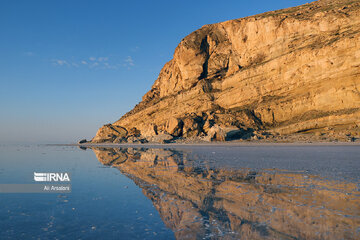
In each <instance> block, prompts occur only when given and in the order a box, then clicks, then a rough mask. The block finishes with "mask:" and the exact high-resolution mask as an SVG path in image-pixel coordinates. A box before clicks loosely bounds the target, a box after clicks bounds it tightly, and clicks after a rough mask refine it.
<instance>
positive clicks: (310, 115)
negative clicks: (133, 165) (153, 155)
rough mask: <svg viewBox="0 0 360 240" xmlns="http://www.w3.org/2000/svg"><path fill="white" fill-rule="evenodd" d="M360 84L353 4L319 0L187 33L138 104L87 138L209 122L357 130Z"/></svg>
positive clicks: (195, 131) (187, 129) (359, 35)
mask: <svg viewBox="0 0 360 240" xmlns="http://www.w3.org/2000/svg"><path fill="white" fill-rule="evenodd" d="M359 84H360V1H353V0H332V1H330V0H319V1H316V2H313V3H310V4H305V5H302V6H298V7H294V8H289V9H283V10H279V11H273V12H267V13H264V14H260V15H256V16H250V17H246V18H242V19H235V20H230V21H226V22H221V23H216V24H210V25H205V26H203V27H202V28H200V29H199V30H196V31H194V32H193V33H191V34H190V35H188V36H186V37H185V38H184V39H183V40H182V41H181V42H180V44H179V45H178V47H177V48H176V49H175V53H174V56H173V59H172V60H170V61H169V62H168V63H166V64H165V66H164V67H163V69H162V70H161V72H160V74H159V77H158V79H157V80H156V81H155V83H154V85H153V86H152V88H151V90H150V91H149V92H148V93H146V94H145V95H144V96H143V99H142V102H140V103H139V104H138V105H136V106H135V108H134V109H133V110H131V111H130V112H128V113H127V114H125V115H124V116H122V117H121V118H120V120H118V121H116V122H115V123H114V124H112V127H106V128H104V127H102V128H101V129H100V130H99V131H98V133H97V135H96V136H95V138H94V139H93V142H99V141H111V139H113V138H114V136H113V135H115V136H117V134H116V133H114V132H116V131H113V130H114V129H115V130H116V128H117V127H122V128H125V129H132V128H136V129H138V130H139V131H140V133H141V135H144V136H145V135H146V134H143V133H147V134H148V133H149V132H152V134H155V135H156V134H157V133H158V132H160V133H161V132H164V133H169V134H171V135H172V136H174V137H185V138H191V137H199V136H200V137H207V135H208V133H209V131H210V130H211V129H213V126H214V125H216V128H222V129H224V128H237V129H238V130H240V131H242V132H243V133H244V134H248V133H249V131H250V132H252V131H259V130H260V131H262V130H266V131H269V132H271V133H273V134H293V133H300V132H314V131H315V132H316V131H317V132H324V131H325V132H328V130H327V129H329V128H332V129H333V131H334V132H335V134H337V133H344V131H352V132H353V135H355V136H359V132H360V128H359V126H360V91H359V89H360V86H359ZM154 126H155V128H156V130H154ZM149 129H150V130H149ZM151 129H152V130H151ZM211 131H212V132H213V130H211ZM219 131H220V130H219V129H218V132H219ZM121 134H122V133H121ZM121 134H120V135H121ZM109 135H111V136H109ZM223 135H224V134H223ZM221 138H222V139H224V138H223V137H221Z"/></svg>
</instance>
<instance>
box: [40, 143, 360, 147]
mask: <svg viewBox="0 0 360 240" xmlns="http://www.w3.org/2000/svg"><path fill="white" fill-rule="evenodd" d="M46 145H51V146H78V147H84V148H91V147H109V148H110V147H124V148H175V147H256V146H275V147H276V146H279V147H280V146H359V147H360V142H210V143H166V144H161V143H142V144H141V143H83V144H78V143H70V144H46Z"/></svg>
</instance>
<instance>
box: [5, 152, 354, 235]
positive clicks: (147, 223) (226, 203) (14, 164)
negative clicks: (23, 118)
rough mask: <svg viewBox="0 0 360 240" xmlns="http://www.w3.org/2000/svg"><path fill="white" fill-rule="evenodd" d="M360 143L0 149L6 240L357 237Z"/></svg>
mask: <svg viewBox="0 0 360 240" xmlns="http://www.w3.org/2000/svg"><path fill="white" fill-rule="evenodd" d="M359 156H360V146H335V145H334V146H310V145H309V146H294V145H278V146H272V145H269V146H177V147H174V146H169V147H166V148H161V147H153V148H145V147H143V146H139V148H100V147H97V148H92V149H89V148H88V149H80V148H78V147H74V146H45V145H37V146H4V145H2V146H0V184H35V182H34V172H40V173H42V172H44V173H47V172H48V173H52V172H67V173H70V177H71V182H70V184H71V193H0V205H1V208H0V239H49V238H57V239H359V238H360V157H359Z"/></svg>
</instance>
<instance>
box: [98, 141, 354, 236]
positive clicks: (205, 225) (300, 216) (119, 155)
mask: <svg viewBox="0 0 360 240" xmlns="http://www.w3.org/2000/svg"><path fill="white" fill-rule="evenodd" d="M93 151H94V152H95V154H96V157H97V158H98V160H99V161H100V162H101V163H102V164H104V165H112V166H114V167H117V168H118V169H119V170H120V171H121V172H122V173H124V174H126V175H127V176H128V177H129V178H131V179H132V180H133V181H134V182H135V183H136V184H137V185H138V186H140V187H141V188H142V189H143V193H144V194H145V195H146V196H147V197H148V198H149V199H151V200H152V202H153V204H154V206H155V207H156V209H157V210H158V211H159V213H160V215H161V217H162V219H163V221H164V223H165V224H166V226H167V227H169V228H171V229H172V230H173V231H174V232H175V236H176V238H177V239H203V238H207V239H219V238H220V239H239V238H241V239H264V238H267V239H358V238H359V237H360V233H359V231H360V229H359V226H360V193H359V192H358V189H357V186H356V184H354V183H344V182H333V181H329V180H324V179H320V178H317V177H315V176H306V175H304V174H300V173H289V172H285V171H274V170H272V171H266V170H264V171H261V172H254V171H251V170H249V169H237V170H225V169H215V168H212V167H210V166H206V164H205V165H201V166H200V165H199V164H196V163H195V161H191V159H189V158H188V154H187V153H186V152H182V151H175V150H164V149H132V148H128V149H114V148H94V149H93Z"/></svg>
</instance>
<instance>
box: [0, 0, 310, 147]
mask: <svg viewBox="0 0 360 240" xmlns="http://www.w3.org/2000/svg"><path fill="white" fill-rule="evenodd" d="M304 3H306V1H300V0H278V1H277V0H274V1H268V0H251V1H250V0H249V1H248V0H243V1H239V0H234V1H219V0H217V1H210V0H208V1H187V0H186V1H155V0H154V1H145V0H144V1H136V0H133V1H120V0H119V1H106V0H103V1H100V0H98V1H91V0H61V1H60V0H51V1H50V0H44V1H40V0H31V1H29V0H24V1H20V0H16V1H12V0H4V1H1V3H0V31H1V33H0V36H1V37H0V143H68V142H75V141H77V140H78V139H80V138H84V137H85V138H88V139H91V137H93V136H94V134H95V133H96V131H97V129H98V128H99V127H100V126H102V125H103V124H105V123H109V122H114V121H116V120H118V119H119V118H120V117H121V116H122V115H123V114H124V113H126V112H127V111H129V110H130V109H132V108H133V107H134V105H135V104H137V103H138V102H139V101H141V97H142V96H143V95H144V94H145V93H146V92H147V91H148V90H149V89H150V87H151V85H152V83H153V82H154V80H155V79H156V78H157V75H158V73H159V72H160V70H161V68H162V66H163V65H164V64H165V63H166V62H167V61H169V60H170V59H171V58H172V54H173V52H174V49H175V47H176V46H177V44H178V43H179V42H180V41H181V39H182V38H183V37H185V36H186V35H188V34H189V33H191V32H192V31H194V30H196V29H198V28H200V27H201V26H203V25H205V24H210V23H216V22H222V21H226V20H230V19H235V18H240V17H245V16H249V15H254V14H258V13H262V12H266V11H270V10H276V9H281V8H286V7H291V6H297V5H300V4H304Z"/></svg>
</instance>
